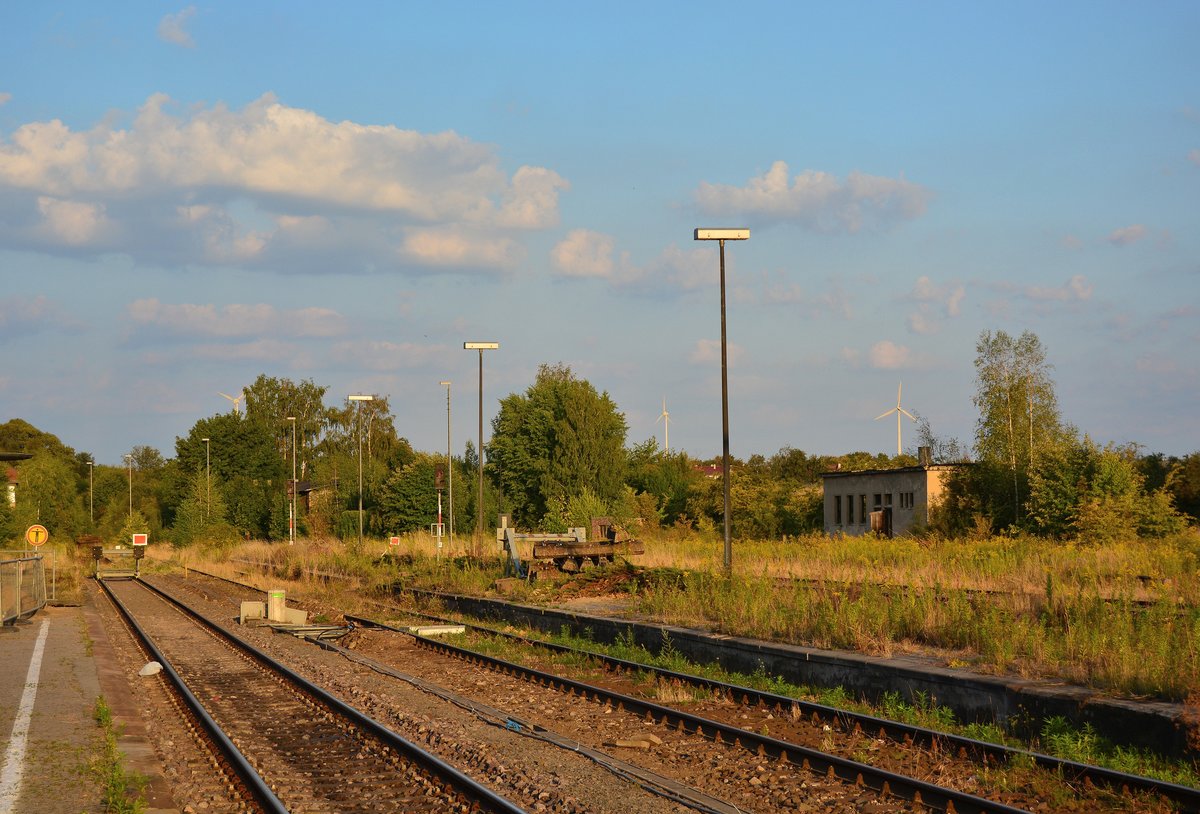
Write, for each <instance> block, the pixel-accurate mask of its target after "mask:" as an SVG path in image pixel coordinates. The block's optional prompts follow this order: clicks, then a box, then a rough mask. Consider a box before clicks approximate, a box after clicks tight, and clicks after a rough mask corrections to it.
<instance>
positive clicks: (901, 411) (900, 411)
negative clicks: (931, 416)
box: [875, 382, 917, 455]
mask: <svg viewBox="0 0 1200 814" xmlns="http://www.w3.org/2000/svg"><path fill="white" fill-rule="evenodd" d="M903 388H904V382H900V386H899V387H897V388H896V406H895V407H893V408H892V409H890V410H888V411H887V412H886V413H884V414H883V415H877V416H875V420H876V421H878V420H879V419H881V418H887V417H888V416H890V415H891V414H892V413H895V414H896V454H897V455H899V454H900V451H901V447H900V416H902V415H906V416H908V417H909V418H911V419H912V420H913V421H916V420H917V419H916V418H914V417H913V414H912V413H910V412H909V411H908V410H905V409H904V408H903V407H901V406H900V391H901V390H902V389H903Z"/></svg>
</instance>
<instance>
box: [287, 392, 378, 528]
mask: <svg viewBox="0 0 1200 814" xmlns="http://www.w3.org/2000/svg"><path fill="white" fill-rule="evenodd" d="M287 420H288V421H290V422H292V505H291V506H289V507H288V512H289V514H288V545H295V544H296V417H295V416H294V415H290V416H288V417H287ZM359 542H361V540H360V541H359Z"/></svg>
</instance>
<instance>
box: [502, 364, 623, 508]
mask: <svg viewBox="0 0 1200 814" xmlns="http://www.w3.org/2000/svg"><path fill="white" fill-rule="evenodd" d="M625 433H626V425H625V417H624V416H623V415H622V414H621V413H620V412H619V411H618V410H617V406H616V404H615V403H613V401H612V399H611V398H609V396H608V393H598V392H597V391H596V389H595V388H594V387H593V386H592V385H591V384H590V383H589V382H587V381H586V380H583V379H579V378H576V377H575V375H574V374H573V373H572V372H571V369H570V368H569V367H567V366H565V365H553V366H552V365H542V366H541V367H539V368H538V374H537V379H536V380H535V381H534V383H533V384H532V385H530V387H529V389H528V390H526V391H525V393H524V395H518V394H512V395H510V396H508V397H506V398H505V399H503V400H502V401H501V402H500V412H499V414H497V416H496V418H495V419H493V421H492V440H491V443H490V444H489V445H488V448H487V469H488V472H489V476H490V478H491V479H492V480H493V482H495V483H496V484H497V485H498V486H499V487H500V489H501V491H502V492H503V494H504V498H505V501H506V502H507V503H508V505H510V506H511V508H512V513H513V518H514V521H515V522H516V523H517V524H519V525H524V526H532V525H536V524H538V523H540V522H541V520H542V518H544V517H546V516H547V514H548V510H549V509H550V507H551V505H552V503H555V502H557V503H565V501H567V500H570V499H571V498H572V497H577V496H579V495H582V494H583V490H584V489H585V488H590V489H591V490H592V491H593V492H594V493H595V494H596V495H597V496H598V497H599V498H600V499H601V500H603V501H605V503H606V504H611V503H615V502H617V501H619V500H620V499H621V497H622V491H623V487H624V479H625V456H626V453H625Z"/></svg>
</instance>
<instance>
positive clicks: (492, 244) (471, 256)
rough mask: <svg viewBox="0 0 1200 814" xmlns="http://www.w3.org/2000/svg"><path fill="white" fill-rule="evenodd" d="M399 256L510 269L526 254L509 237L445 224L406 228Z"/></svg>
mask: <svg viewBox="0 0 1200 814" xmlns="http://www.w3.org/2000/svg"><path fill="white" fill-rule="evenodd" d="M397 254H398V256H399V257H401V258H403V259H404V260H406V261H409V262H412V263H415V264H416V265H419V266H432V267H438V266H441V267H444V268H479V267H483V268H513V267H514V266H516V265H517V264H518V263H520V262H521V260H522V259H524V257H525V252H524V250H523V249H522V248H521V247H520V246H519V245H518V244H517V243H516V241H514V240H513V239H512V238H509V237H503V236H493V235H486V234H480V233H473V232H472V231H470V230H468V229H460V228H456V227H446V228H438V229H408V230H405V236H404V241H403V244H402V245H401V246H400V248H399V249H398V251H397Z"/></svg>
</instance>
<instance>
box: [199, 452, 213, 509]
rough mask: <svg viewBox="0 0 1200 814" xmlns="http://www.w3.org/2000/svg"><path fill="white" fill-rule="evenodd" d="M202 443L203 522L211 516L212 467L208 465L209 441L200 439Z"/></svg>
mask: <svg viewBox="0 0 1200 814" xmlns="http://www.w3.org/2000/svg"><path fill="white" fill-rule="evenodd" d="M200 440H201V441H203V442H204V522H205V523H207V522H208V521H209V518H210V517H211V516H212V467H211V466H210V465H209V460H210V457H209V454H208V453H209V450H210V446H209V439H207V438H201V439H200Z"/></svg>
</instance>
